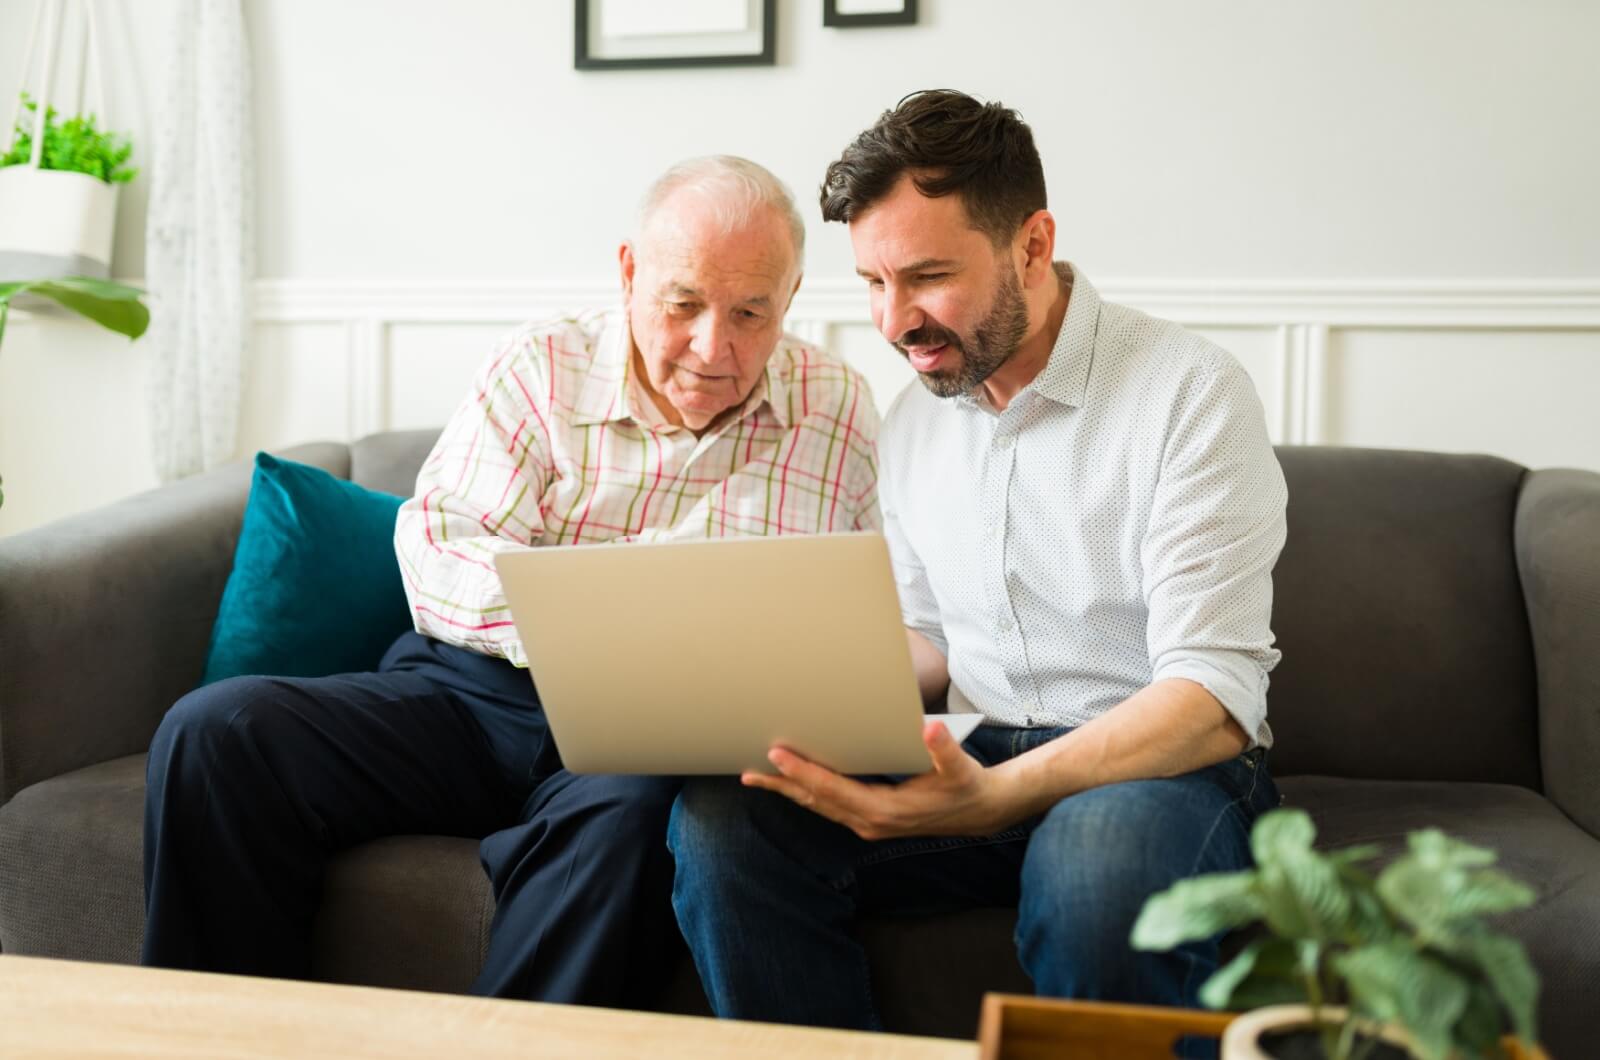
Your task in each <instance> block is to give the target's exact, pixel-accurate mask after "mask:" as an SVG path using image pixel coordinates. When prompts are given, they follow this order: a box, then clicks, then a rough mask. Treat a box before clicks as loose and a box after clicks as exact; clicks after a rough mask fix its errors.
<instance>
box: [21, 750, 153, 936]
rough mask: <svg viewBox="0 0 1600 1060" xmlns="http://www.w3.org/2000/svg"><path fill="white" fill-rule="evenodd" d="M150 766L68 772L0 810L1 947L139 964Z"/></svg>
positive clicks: (134, 758) (125, 761) (126, 761)
mask: <svg viewBox="0 0 1600 1060" xmlns="http://www.w3.org/2000/svg"><path fill="white" fill-rule="evenodd" d="M144 762H145V756H144V755H142V754H139V755H128V756H126V757H124V758H115V759H112V760H111V761H109V762H103V763H101V764H100V765H97V766H90V767H88V768H87V769H79V770H76V771H74V772H71V773H64V774H62V775H61V776H58V777H52V778H51V779H49V780H42V781H40V782H39V783H37V784H33V785H30V786H29V787H26V788H23V789H22V790H21V791H19V792H18V793H17V795H16V797H15V798H13V799H12V800H11V801H10V802H8V803H6V804H5V805H4V806H0V880H3V881H4V886H0V949H3V950H4V951H5V952H6V953H20V954H23V955H25V956H34V957H63V958H68V959H71V960H83V961H109V962H112V963H117V964H128V963H132V962H134V961H137V960H138V959H139V945H140V943H141V942H142V941H143V939H144V870H143V864H144V861H143V859H144V845H143V836H144V826H143V816H144Z"/></svg>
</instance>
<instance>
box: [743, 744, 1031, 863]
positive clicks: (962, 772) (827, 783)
mask: <svg viewBox="0 0 1600 1060" xmlns="http://www.w3.org/2000/svg"><path fill="white" fill-rule="evenodd" d="M922 740H923V742H924V743H925V744H927V746H928V753H929V754H930V755H931V756H932V758H933V769H932V770H931V771H929V772H927V773H923V774H922V775H921V776H916V777H912V778H911V779H910V780H906V781H903V782H901V783H899V784H863V783H861V782H860V781H858V780H852V779H851V778H849V777H846V776H841V775H839V774H838V773H835V772H834V771H833V770H831V769H827V768H826V767H824V766H819V765H817V764H816V763H815V762H811V761H808V760H807V759H805V758H802V757H800V756H799V755H797V754H795V753H794V752H793V751H790V750H788V749H786V748H782V747H775V748H773V749H772V750H771V751H770V752H769V753H768V754H767V758H768V759H769V760H770V761H771V762H772V764H773V765H774V766H776V767H777V768H778V771H779V775H778V776H772V775H769V774H766V773H753V772H747V773H745V774H744V775H743V776H742V777H740V780H741V781H742V782H743V783H744V784H745V785H746V786H748V787H752V788H765V789H766V790H768V791H775V792H777V793H778V794H780V795H785V796H787V797H788V798H790V799H793V800H794V801H795V802H797V803H799V804H800V805H801V806H804V807H805V808H806V809H808V810H812V811H814V812H816V813H819V814H821V815H822V816H824V817H827V818H828V819H830V820H833V821H837V822H838V823H839V824H842V825H844V826H845V827H846V828H848V829H850V830H851V831H852V832H854V833H855V834H856V835H858V836H860V837H861V838H862V839H892V838H895V837H898V836H920V835H990V834H992V833H994V832H998V831H1000V830H1001V829H1003V828H1005V827H1006V826H1007V825H1009V824H1011V823H1013V818H1012V815H1011V814H1010V813H1009V812H1008V809H1007V802H1008V799H1007V795H1006V792H1005V781H1004V778H1003V777H1002V775H1001V774H1000V773H998V772H997V771H996V770H994V769H986V768H984V766H983V765H982V764H980V763H979V762H978V760H977V759H976V758H973V757H972V756H971V755H969V754H967V752H966V751H964V750H962V749H961V745H960V744H959V743H958V742H956V739H955V737H953V736H951V735H950V732H949V730H947V729H946V728H945V727H944V725H942V724H941V723H939V722H936V721H933V722H928V723H926V724H925V725H924V726H923V729H922Z"/></svg>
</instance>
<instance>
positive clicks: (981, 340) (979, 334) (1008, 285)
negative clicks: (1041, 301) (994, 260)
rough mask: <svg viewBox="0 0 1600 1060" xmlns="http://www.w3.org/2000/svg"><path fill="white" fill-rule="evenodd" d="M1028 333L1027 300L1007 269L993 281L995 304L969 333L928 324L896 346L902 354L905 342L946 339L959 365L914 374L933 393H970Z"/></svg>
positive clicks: (932, 342) (923, 343) (925, 343)
mask: <svg viewBox="0 0 1600 1060" xmlns="http://www.w3.org/2000/svg"><path fill="white" fill-rule="evenodd" d="M1027 334H1028V304H1027V302H1026V301H1025V300H1024V299H1023V297H1022V287H1021V285H1019V284H1018V283H1017V278H1016V276H1015V275H1014V274H1012V273H1011V271H1010V270H1006V271H1004V272H1003V273H1002V274H1001V277H1000V281H999V282H998V283H997V284H995V291H994V306H993V308H991V309H990V310H989V312H988V313H987V314H986V315H985V316H984V318H983V319H982V320H980V321H979V322H978V326H977V327H976V328H974V329H973V330H972V334H971V335H968V336H961V335H957V334H956V333H955V332H953V331H951V330H950V329H949V328H945V327H941V326H940V325H938V324H927V325H925V326H923V327H920V328H918V329H917V330H915V331H909V332H907V333H906V334H904V335H902V336H901V337H900V341H899V342H896V343H895V344H894V345H895V348H896V349H898V350H899V351H900V353H901V354H902V355H904V354H905V352H906V351H905V346H937V345H939V344H940V343H946V344H948V345H949V347H950V348H951V349H952V350H955V351H956V352H957V353H959V354H960V355H961V362H960V366H959V367H957V368H956V369H955V370H954V371H950V372H943V371H940V372H918V373H917V378H918V379H920V380H922V385H923V386H925V387H927V388H928V390H929V391H930V392H931V393H932V394H933V395H934V396H935V397H942V398H952V397H959V396H960V395H962V394H970V393H971V392H972V391H973V390H974V389H976V388H977V387H978V386H980V385H982V384H983V382H984V380H986V379H988V378H989V377H990V376H991V375H993V374H994V373H995V372H996V371H997V370H998V369H999V368H1000V366H1001V365H1003V364H1005V363H1006V362H1007V361H1008V360H1010V359H1011V355H1012V354H1014V353H1016V352H1017V348H1018V347H1019V346H1021V345H1022V340H1023V338H1024V337H1026V335H1027Z"/></svg>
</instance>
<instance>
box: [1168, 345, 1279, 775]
mask: <svg viewBox="0 0 1600 1060" xmlns="http://www.w3.org/2000/svg"><path fill="white" fill-rule="evenodd" d="M1287 499H1288V491H1287V489H1286V487H1285V485H1284V481H1283V471H1282V469H1281V468H1280V467H1279V466H1278V460H1277V457H1276V456H1275V455H1274V453H1273V451H1272V443H1271V440H1270V439H1269V438H1268V437H1267V433H1266V426H1265V417H1264V416H1263V414H1262V410H1261V403H1260V401H1259V399H1258V398H1257V397H1256V392H1255V388H1254V386H1253V385H1252V384H1251V382H1250V378H1249V376H1248V375H1246V374H1245V372H1244V370H1243V369H1242V368H1240V367H1239V366H1238V365H1237V364H1236V363H1234V362H1232V361H1231V360H1229V361H1225V362H1221V363H1217V362H1212V363H1211V364H1208V365H1206V366H1205V367H1204V368H1197V369H1196V370H1194V371H1193V372H1192V373H1191V374H1190V375H1189V376H1187V377H1186V378H1185V380H1184V383H1183V385H1182V387H1181V388H1180V394H1179V400H1178V401H1177V402H1176V403H1175V405H1174V408H1173V413H1172V419H1171V421H1170V423H1169V429H1168V432H1167V438H1166V443H1165V445H1164V447H1163V451H1162V459H1161V473H1160V479H1159V482H1158V484H1157V487H1156V491H1155V498H1154V503H1153V505H1152V511H1151V517H1150V522H1149V525H1148V528H1147V530H1146V532H1145V535H1144V539H1143V542H1142V545H1141V552H1142V560H1143V568H1144V586H1143V588H1144V596H1145V602H1146V605H1147V607H1148V608H1149V622H1148V626H1147V633H1146V637H1147V641H1148V647H1149V653H1150V667H1151V671H1152V678H1151V679H1152V682H1154V681H1161V680H1166V679H1169V678H1186V679H1188V680H1190V681H1194V682H1196V683H1198V684H1200V685H1201V686H1203V687H1204V688H1205V689H1206V690H1207V691H1208V692H1210V693H1211V694H1212V695H1213V696H1215V697H1216V698H1217V700H1218V701H1219V702H1220V703H1221V704H1222V706H1223V708H1224V709H1225V710H1227V712H1228V713H1229V714H1230V715H1232V717H1233V718H1234V720H1235V721H1237V722H1238V723H1239V726H1240V728H1242V729H1243V730H1244V731H1245V733H1246V734H1247V735H1248V736H1249V737H1250V739H1251V741H1252V743H1253V744H1254V743H1260V742H1261V741H1262V738H1263V736H1264V734H1265V732H1266V729H1265V728H1264V723H1265V721H1266V716H1267V684H1268V677H1267V675H1268V674H1269V673H1270V672H1271V670H1272V668H1273V667H1274V666H1276V665H1277V662H1278V659H1279V657H1280V656H1279V652H1278V651H1277V650H1276V649H1275V648H1274V647H1273V635H1272V628H1271V620H1272V568H1273V566H1274V565H1275V564H1276V563H1277V559H1278V554H1279V552H1281V551H1282V549H1283V543H1284V538H1285V534H1286V524H1285V517H1284V511H1285V506H1286V503H1287Z"/></svg>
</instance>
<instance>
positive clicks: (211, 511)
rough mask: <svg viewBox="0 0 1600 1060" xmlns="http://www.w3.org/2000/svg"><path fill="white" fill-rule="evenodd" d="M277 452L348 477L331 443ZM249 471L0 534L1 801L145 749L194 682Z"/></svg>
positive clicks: (345, 460)
mask: <svg viewBox="0 0 1600 1060" xmlns="http://www.w3.org/2000/svg"><path fill="white" fill-rule="evenodd" d="M283 455H284V456H286V457H288V458H290V459H292V460H299V461H301V462H302V463H309V464H315V465H317V466H319V467H323V468H325V469H327V470H329V471H331V472H333V473H334V474H337V475H340V476H347V475H348V474H349V467H350V457H349V449H348V447H347V446H344V445H341V444H336V443H318V444H314V445H308V446H300V447H297V448H295V449H291V450H287V451H285V452H284V454H283ZM251 470H252V468H251V464H250V462H248V461H241V462H239V463H234V464H229V465H227V466H225V467H221V468H218V469H216V470H214V471H211V472H208V473H206V474H203V475H197V476H195V477H193V478H190V479H185V480H183V481H181V482H176V483H173V484H171V485H168V486H163V487H161V488H160V489H155V490H151V491H149V492H148V493H142V494H139V495H138V496H135V497H130V498H128V499H127V500H123V501H119V502H117V503H115V504H111V505H108V506H106V507H104V508H100V509H97V510H95V511H92V512H88V513H85V514H83V515H77V516H73V517H70V518H67V519H62V520H59V521H57V522H54V523H51V524H49V525H47V526H42V527H39V528H37V529H35V530H30V531H27V532H25V533H20V534H14V535H12V536H10V537H7V538H0V804H3V803H5V802H7V801H9V800H10V798H11V796H12V795H14V794H16V793H17V792H18V791H20V790H22V789H23V788H25V787H27V786H28V785H30V784H33V783H35V782H37V781H40V780H44V779H46V778H49V777H53V776H58V775H60V774H62V773H66V772H69V771H71V770H74V769H81V768H83V767H85V766H90V765H95V764H97V763H100V762H105V761H108V760H110V759H113V758H118V757H121V756H123V755H129V754H137V753H138V752H140V751H143V750H146V749H147V748H148V747H149V746H150V737H151V736H152V735H153V734H154V733H155V730H156V726H157V725H158V724H159V723H160V721H161V717H162V715H163V714H165V713H166V711H167V708H168V707H170V706H171V705H172V704H173V703H174V702H175V701H176V700H177V699H178V698H179V697H180V696H182V695H183V694H184V693H185V692H187V691H189V690H190V689H191V688H193V687H194V685H195V683H196V682H197V681H199V679H200V674H201V672H202V669H203V667H204V665H205V655H206V649H207V647H208V646H209V644H210V639H211V625H212V622H213V621H214V620H215V618H216V614H217V606H218V604H219V603H220V601H221V599H222V588H223V586H224V584H226V582H227V579H228V573H229V571H230V570H232V568H233V550H234V546H235V544H236V543H237V541H238V537H239V524H240V521H241V519H242V518H243V514H244V505H245V499H246V498H247V497H248V495H249V489H250V475H251Z"/></svg>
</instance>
